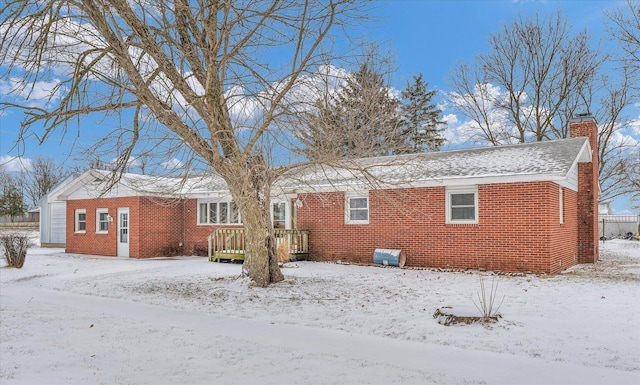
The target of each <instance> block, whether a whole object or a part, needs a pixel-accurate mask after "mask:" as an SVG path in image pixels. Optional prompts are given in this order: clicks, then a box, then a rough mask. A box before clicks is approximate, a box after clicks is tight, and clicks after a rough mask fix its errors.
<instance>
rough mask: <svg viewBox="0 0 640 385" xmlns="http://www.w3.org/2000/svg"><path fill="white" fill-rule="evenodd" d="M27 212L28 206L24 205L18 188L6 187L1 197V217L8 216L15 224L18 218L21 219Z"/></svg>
mask: <svg viewBox="0 0 640 385" xmlns="http://www.w3.org/2000/svg"><path fill="white" fill-rule="evenodd" d="M26 212H27V205H26V204H25V203H24V197H23V196H22V193H21V192H20V191H18V189H17V188H16V186H14V185H8V186H5V188H4V191H3V194H2V195H0V215H2V216H7V217H9V218H10V219H11V222H13V219H14V218H16V217H21V216H23V215H24V214H25V213H26Z"/></svg>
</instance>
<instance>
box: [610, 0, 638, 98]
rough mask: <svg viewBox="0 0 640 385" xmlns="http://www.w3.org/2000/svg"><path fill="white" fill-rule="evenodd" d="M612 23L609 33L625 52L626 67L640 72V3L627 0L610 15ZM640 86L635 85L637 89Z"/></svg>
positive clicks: (634, 0)
mask: <svg viewBox="0 0 640 385" xmlns="http://www.w3.org/2000/svg"><path fill="white" fill-rule="evenodd" d="M607 16H608V17H609V20H610V21H611V25H609V32H610V33H611V35H612V36H613V38H614V39H616V40H617V41H618V42H619V43H620V46H621V48H622V49H623V50H624V52H625V57H624V58H623V62H624V63H625V66H626V67H627V68H628V69H629V70H631V71H633V72H635V73H636V74H637V72H639V71H640V2H638V1H637V0H626V4H625V5H623V6H621V7H619V8H617V9H616V10H614V11H612V12H610V13H608V15H607ZM638 88H640V85H638V84H637V83H636V84H635V89H636V90H637V89H638Z"/></svg>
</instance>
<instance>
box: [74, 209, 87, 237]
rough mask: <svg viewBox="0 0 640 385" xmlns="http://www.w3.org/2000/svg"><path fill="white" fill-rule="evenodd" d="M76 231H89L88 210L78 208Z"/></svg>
mask: <svg viewBox="0 0 640 385" xmlns="http://www.w3.org/2000/svg"><path fill="white" fill-rule="evenodd" d="M75 230H76V233H84V232H86V231H87V211H86V210H85V209H78V210H76V229H75Z"/></svg>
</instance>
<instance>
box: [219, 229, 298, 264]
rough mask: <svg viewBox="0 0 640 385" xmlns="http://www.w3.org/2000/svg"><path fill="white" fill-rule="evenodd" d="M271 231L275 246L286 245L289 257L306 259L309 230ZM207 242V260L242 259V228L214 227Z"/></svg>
mask: <svg viewBox="0 0 640 385" xmlns="http://www.w3.org/2000/svg"><path fill="white" fill-rule="evenodd" d="M273 232H274V236H275V242H276V248H278V247H281V245H282V244H286V245H288V249H289V257H290V259H295V260H298V259H306V258H307V257H308V256H309V231H307V230H283V229H276V230H274V231H273ZM208 244H209V261H213V262H220V261H221V260H223V259H229V260H244V250H245V234H244V229H238V228H234V229H232V228H220V229H216V230H215V231H214V232H213V233H211V235H209V237H208Z"/></svg>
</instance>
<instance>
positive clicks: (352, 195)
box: [344, 191, 371, 225]
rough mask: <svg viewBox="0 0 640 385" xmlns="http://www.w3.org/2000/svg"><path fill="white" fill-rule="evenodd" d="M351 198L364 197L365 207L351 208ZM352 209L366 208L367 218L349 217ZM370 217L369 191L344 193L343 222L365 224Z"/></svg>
mask: <svg viewBox="0 0 640 385" xmlns="http://www.w3.org/2000/svg"><path fill="white" fill-rule="evenodd" d="M351 199H366V201H367V207H366V208H361V207H355V208H351ZM352 210H366V212H367V219H351V211H352ZM370 219H371V206H370V205H369V192H368V191H367V192H362V193H348V194H345V195H344V223H346V224H349V225H367V224H369V220H370Z"/></svg>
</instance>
